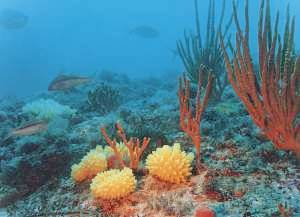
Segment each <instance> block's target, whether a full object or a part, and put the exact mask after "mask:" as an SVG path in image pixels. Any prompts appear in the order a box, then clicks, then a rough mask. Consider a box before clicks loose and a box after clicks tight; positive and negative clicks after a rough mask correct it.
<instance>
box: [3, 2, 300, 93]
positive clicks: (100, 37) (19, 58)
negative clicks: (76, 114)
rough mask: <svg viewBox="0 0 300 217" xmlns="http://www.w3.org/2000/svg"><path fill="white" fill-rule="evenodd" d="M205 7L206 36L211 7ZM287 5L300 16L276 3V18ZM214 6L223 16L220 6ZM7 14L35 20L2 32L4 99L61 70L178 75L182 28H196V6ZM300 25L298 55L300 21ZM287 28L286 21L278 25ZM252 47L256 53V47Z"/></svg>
mask: <svg viewBox="0 0 300 217" xmlns="http://www.w3.org/2000/svg"><path fill="white" fill-rule="evenodd" d="M200 2H201V3H200V8H199V13H200V18H201V26H203V28H202V32H203V34H204V33H205V32H204V30H205V22H206V16H207V5H208V1H204V0H201V1H200ZM287 2H290V5H291V14H292V15H296V16H298V13H299V11H300V2H299V0H290V1H282V0H272V1H271V5H272V12H273V15H274V14H275V9H278V8H279V9H280V12H281V15H282V16H283V15H284V14H285V8H286V5H287ZM242 6H243V4H242V1H241V4H240V10H239V12H240V15H241V20H244V17H243V10H242V9H243V8H242ZM216 7H217V10H218V11H220V7H221V1H220V0H217V1H216ZM258 7H259V1H258V0H254V1H252V0H251V1H250V19H251V20H250V22H251V23H250V25H251V30H252V31H251V37H253V39H256V32H254V30H256V27H257V18H258ZM4 8H12V9H16V10H18V11H21V12H22V13H24V14H25V15H27V16H28V17H29V20H28V24H27V25H26V26H25V27H24V28H22V29H17V30H7V29H3V28H0V97H3V96H27V95H30V94H32V93H36V92H40V91H45V90H46V89H47V86H48V83H49V81H50V80H52V79H53V77H54V76H56V75H57V74H58V73H59V72H61V71H64V72H68V73H78V74H83V75H92V74H93V73H95V72H99V71H101V70H103V69H106V70H112V71H115V72H119V73H127V74H129V75H130V76H139V77H140V76H149V75H160V74H162V73H164V72H168V71H178V72H180V71H182V70H183V66H182V64H181V62H180V59H179V58H177V59H176V58H175V59H174V58H173V54H172V52H171V51H170V50H171V49H175V48H176V40H177V39H180V38H182V35H183V30H184V29H194V8H193V1H192V0H189V1H184V0H152V1H145V0H127V1H126V0H109V1H104V0H89V1H84V0H72V1H58V0H51V1H40V0H26V1H25V0H2V1H1V4H0V10H2V9H4ZM230 11H231V1H227V14H226V18H227V19H228V18H229V15H230ZM227 19H225V20H227ZM296 23H297V25H296V35H295V38H296V45H297V46H298V47H297V48H298V49H299V43H297V42H298V41H297V40H298V39H299V36H300V33H299V28H297V27H298V26H299V24H300V18H299V16H298V17H297V19H296ZM283 24H284V19H281V20H280V26H283ZM139 25H150V26H153V27H154V28H156V29H157V30H158V31H159V32H160V37H158V38H154V39H145V38H140V37H137V36H135V35H132V34H129V31H130V29H132V28H134V27H136V26H139ZM251 42H254V40H252V41H251ZM251 46H252V47H253V49H252V53H253V54H256V51H255V49H254V48H255V47H256V42H255V43H253V44H251Z"/></svg>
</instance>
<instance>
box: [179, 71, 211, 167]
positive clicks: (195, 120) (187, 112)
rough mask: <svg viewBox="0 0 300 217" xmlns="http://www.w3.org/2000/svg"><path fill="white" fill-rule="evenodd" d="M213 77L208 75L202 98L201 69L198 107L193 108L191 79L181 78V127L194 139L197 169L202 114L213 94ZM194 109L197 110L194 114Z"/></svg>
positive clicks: (197, 99) (197, 97) (198, 165)
mask: <svg viewBox="0 0 300 217" xmlns="http://www.w3.org/2000/svg"><path fill="white" fill-rule="evenodd" d="M212 82H213V78H212V75H211V74H209V75H208V80H207V85H206V87H205V94H204V96H203V98H202V100H201V94H202V89H203V74H202V73H201V70H200V72H199V81H198V88H197V96H196V107H195V108H194V109H193V106H192V102H191V100H190V80H189V79H188V78H187V77H186V76H185V75H184V76H183V77H182V78H180V79H179V90H178V99H179V106H180V127H181V129H182V130H183V131H184V132H185V133H186V134H187V135H188V136H189V137H190V138H191V139H192V141H193V144H194V145H195V148H196V166H197V169H198V170H200V168H201V161H200V144H201V133H200V123H201V118H202V115H203V113H204V111H205V108H206V106H207V104H208V100H209V97H210V94H211V89H212ZM193 110H194V111H195V112H194V113H195V114H194V115H193Z"/></svg>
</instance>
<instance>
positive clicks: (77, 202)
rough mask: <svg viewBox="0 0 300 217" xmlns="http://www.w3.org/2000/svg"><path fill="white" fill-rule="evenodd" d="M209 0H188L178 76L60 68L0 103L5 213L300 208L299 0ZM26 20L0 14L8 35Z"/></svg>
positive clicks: (55, 215) (247, 213) (210, 216)
mask: <svg viewBox="0 0 300 217" xmlns="http://www.w3.org/2000/svg"><path fill="white" fill-rule="evenodd" d="M208 2H209V4H208V8H207V15H208V16H205V17H203V15H202V14H201V13H199V10H198V9H199V7H201V5H200V3H201V1H198V0H194V1H190V2H189V3H187V4H193V7H194V9H195V10H194V14H191V16H194V18H195V26H194V30H192V31H189V30H182V35H179V36H178V40H177V41H174V44H175V46H176V45H177V47H176V50H174V51H172V52H173V53H174V55H177V58H178V60H179V61H181V63H182V66H183V68H184V72H183V73H177V72H168V73H167V72H166V73H164V74H161V75H160V76H157V77H156V76H148V77H147V76H145V77H131V76H130V75H128V74H126V73H119V72H115V71H111V70H102V71H100V72H97V73H95V74H93V75H92V76H86V75H82V74H80V73H78V74H72V73H67V72H64V73H60V74H59V75H57V76H54V77H52V81H51V82H50V83H49V85H48V89H47V91H45V92H41V93H37V94H34V95H31V96H30V97H26V98H17V97H3V98H2V99H1V102H0V217H2V216H3V217H6V216H7V217H65V216H68V217H71V216H72V217H75V216H76V217H88V216H89V217H90V216H91V217H97V216H99V217H100V216H107V217H114V216H115V217H118V216H120V217H294V216H295V217H300V54H299V52H298V51H297V47H296V45H297V43H298V41H297V39H298V38H297V37H296V31H299V24H296V20H295V18H294V17H293V16H292V15H291V14H290V8H289V7H293V5H290V6H288V8H287V10H286V11H285V10H284V12H281V10H282V8H279V9H280V14H279V12H278V13H276V11H275V12H274V11H273V10H272V9H271V8H272V6H271V5H272V1H270V0H261V1H260V4H259V5H258V7H257V8H254V7H249V3H250V1H248V0H245V1H226V0H223V1H221V0H220V1H219V0H208ZM216 4H220V6H219V7H220V8H221V10H220V11H218V13H216ZM226 8H229V9H231V11H230V15H229V16H228V15H226V14H227V12H226V10H227V9H226ZM241 8H242V10H240V9H241ZM229 9H228V10H229ZM252 10H253V11H252ZM285 12H286V13H285ZM250 13H251V16H253V15H252V13H257V14H258V15H259V17H258V23H257V24H255V23H254V22H252V19H251V16H250ZM0 15H1V13H0ZM202 19H205V21H206V26H203V25H201V24H200V20H202ZM283 19H284V21H282V20H283ZM26 25H30V19H29V17H27V16H26V15H24V14H23V13H22V12H20V11H15V10H12V9H7V10H5V12H3V13H2V15H1V16H0V26H2V27H4V28H6V29H7V31H9V30H11V29H14V30H13V31H17V30H16V29H20V28H26ZM128 34H130V35H134V36H135V37H137V38H139V39H144V40H147V41H149V40H153V39H155V38H157V37H160V35H161V33H160V32H159V31H158V30H157V29H155V28H154V27H152V26H151V25H144V26H136V27H133V28H132V29H131V30H129V32H128ZM250 38H251V39H250ZM252 38H253V39H252ZM253 44H255V46H254V45H253Z"/></svg>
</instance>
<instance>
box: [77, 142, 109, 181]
mask: <svg viewBox="0 0 300 217" xmlns="http://www.w3.org/2000/svg"><path fill="white" fill-rule="evenodd" d="M71 170H72V171H71V176H72V178H73V179H74V180H75V181H76V182H82V181H84V180H86V179H91V178H94V177H95V176H96V175H97V174H98V173H99V172H102V171H105V170H107V160H106V156H105V154H103V149H102V147H101V146H97V147H96V148H95V149H93V150H91V151H89V152H88V153H87V155H86V156H84V157H83V158H82V160H81V162H80V163H79V164H74V165H73V166H72V169H71Z"/></svg>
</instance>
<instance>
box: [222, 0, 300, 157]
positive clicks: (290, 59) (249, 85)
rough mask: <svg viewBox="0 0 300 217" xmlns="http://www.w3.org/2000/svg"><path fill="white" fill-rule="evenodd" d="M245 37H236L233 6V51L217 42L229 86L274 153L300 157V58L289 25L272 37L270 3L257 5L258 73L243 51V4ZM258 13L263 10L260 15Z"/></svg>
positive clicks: (246, 47) (245, 40)
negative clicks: (285, 151) (282, 31)
mask: <svg viewBox="0 0 300 217" xmlns="http://www.w3.org/2000/svg"><path fill="white" fill-rule="evenodd" d="M245 2H246V6H245V13H246V14H245V19H246V27H245V31H242V29H241V27H240V23H239V20H238V15H237V8H236V5H235V4H234V7H233V9H234V19H235V23H236V26H237V33H236V49H233V46H232V45H231V44H230V45H229V47H231V48H232V49H231V50H232V51H233V55H230V54H229V53H228V52H227V50H226V45H225V44H224V40H223V38H222V37H221V47H222V49H223V53H224V58H225V63H226V68H227V72H228V78H229V81H230V83H231V85H232V87H233V89H234V91H235V92H236V94H237V95H238V96H239V98H240V99H241V101H242V102H243V103H244V105H245V107H246V109H247V111H248V112H249V114H250V116H251V117H252V119H253V121H254V122H255V124H256V125H257V126H258V127H259V128H260V129H261V130H262V131H263V133H264V134H265V135H266V137H267V138H268V139H270V140H271V141H272V142H273V144H274V145H275V147H276V148H278V149H282V150H290V151H293V152H295V153H296V154H297V155H298V157H300V119H299V114H300V56H298V57H296V56H295V55H294V52H293V51H294V32H295V31H294V30H295V29H294V28H295V20H294V19H293V21H292V22H291V23H290V21H289V18H288V20H287V22H286V26H285V32H284V37H283V38H284V39H283V40H279V39H280V35H279V33H278V22H279V14H277V16H276V19H275V20H276V23H275V25H274V30H272V29H271V26H272V25H271V15H270V1H269V0H267V4H266V6H265V5H264V4H265V1H261V10H260V16H259V25H258V34H257V35H258V48H259V72H257V71H256V70H255V67H254V64H253V62H252V58H251V53H250V47H249V15H248V0H247V1H245ZM264 7H265V8H266V10H265V13H264Z"/></svg>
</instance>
